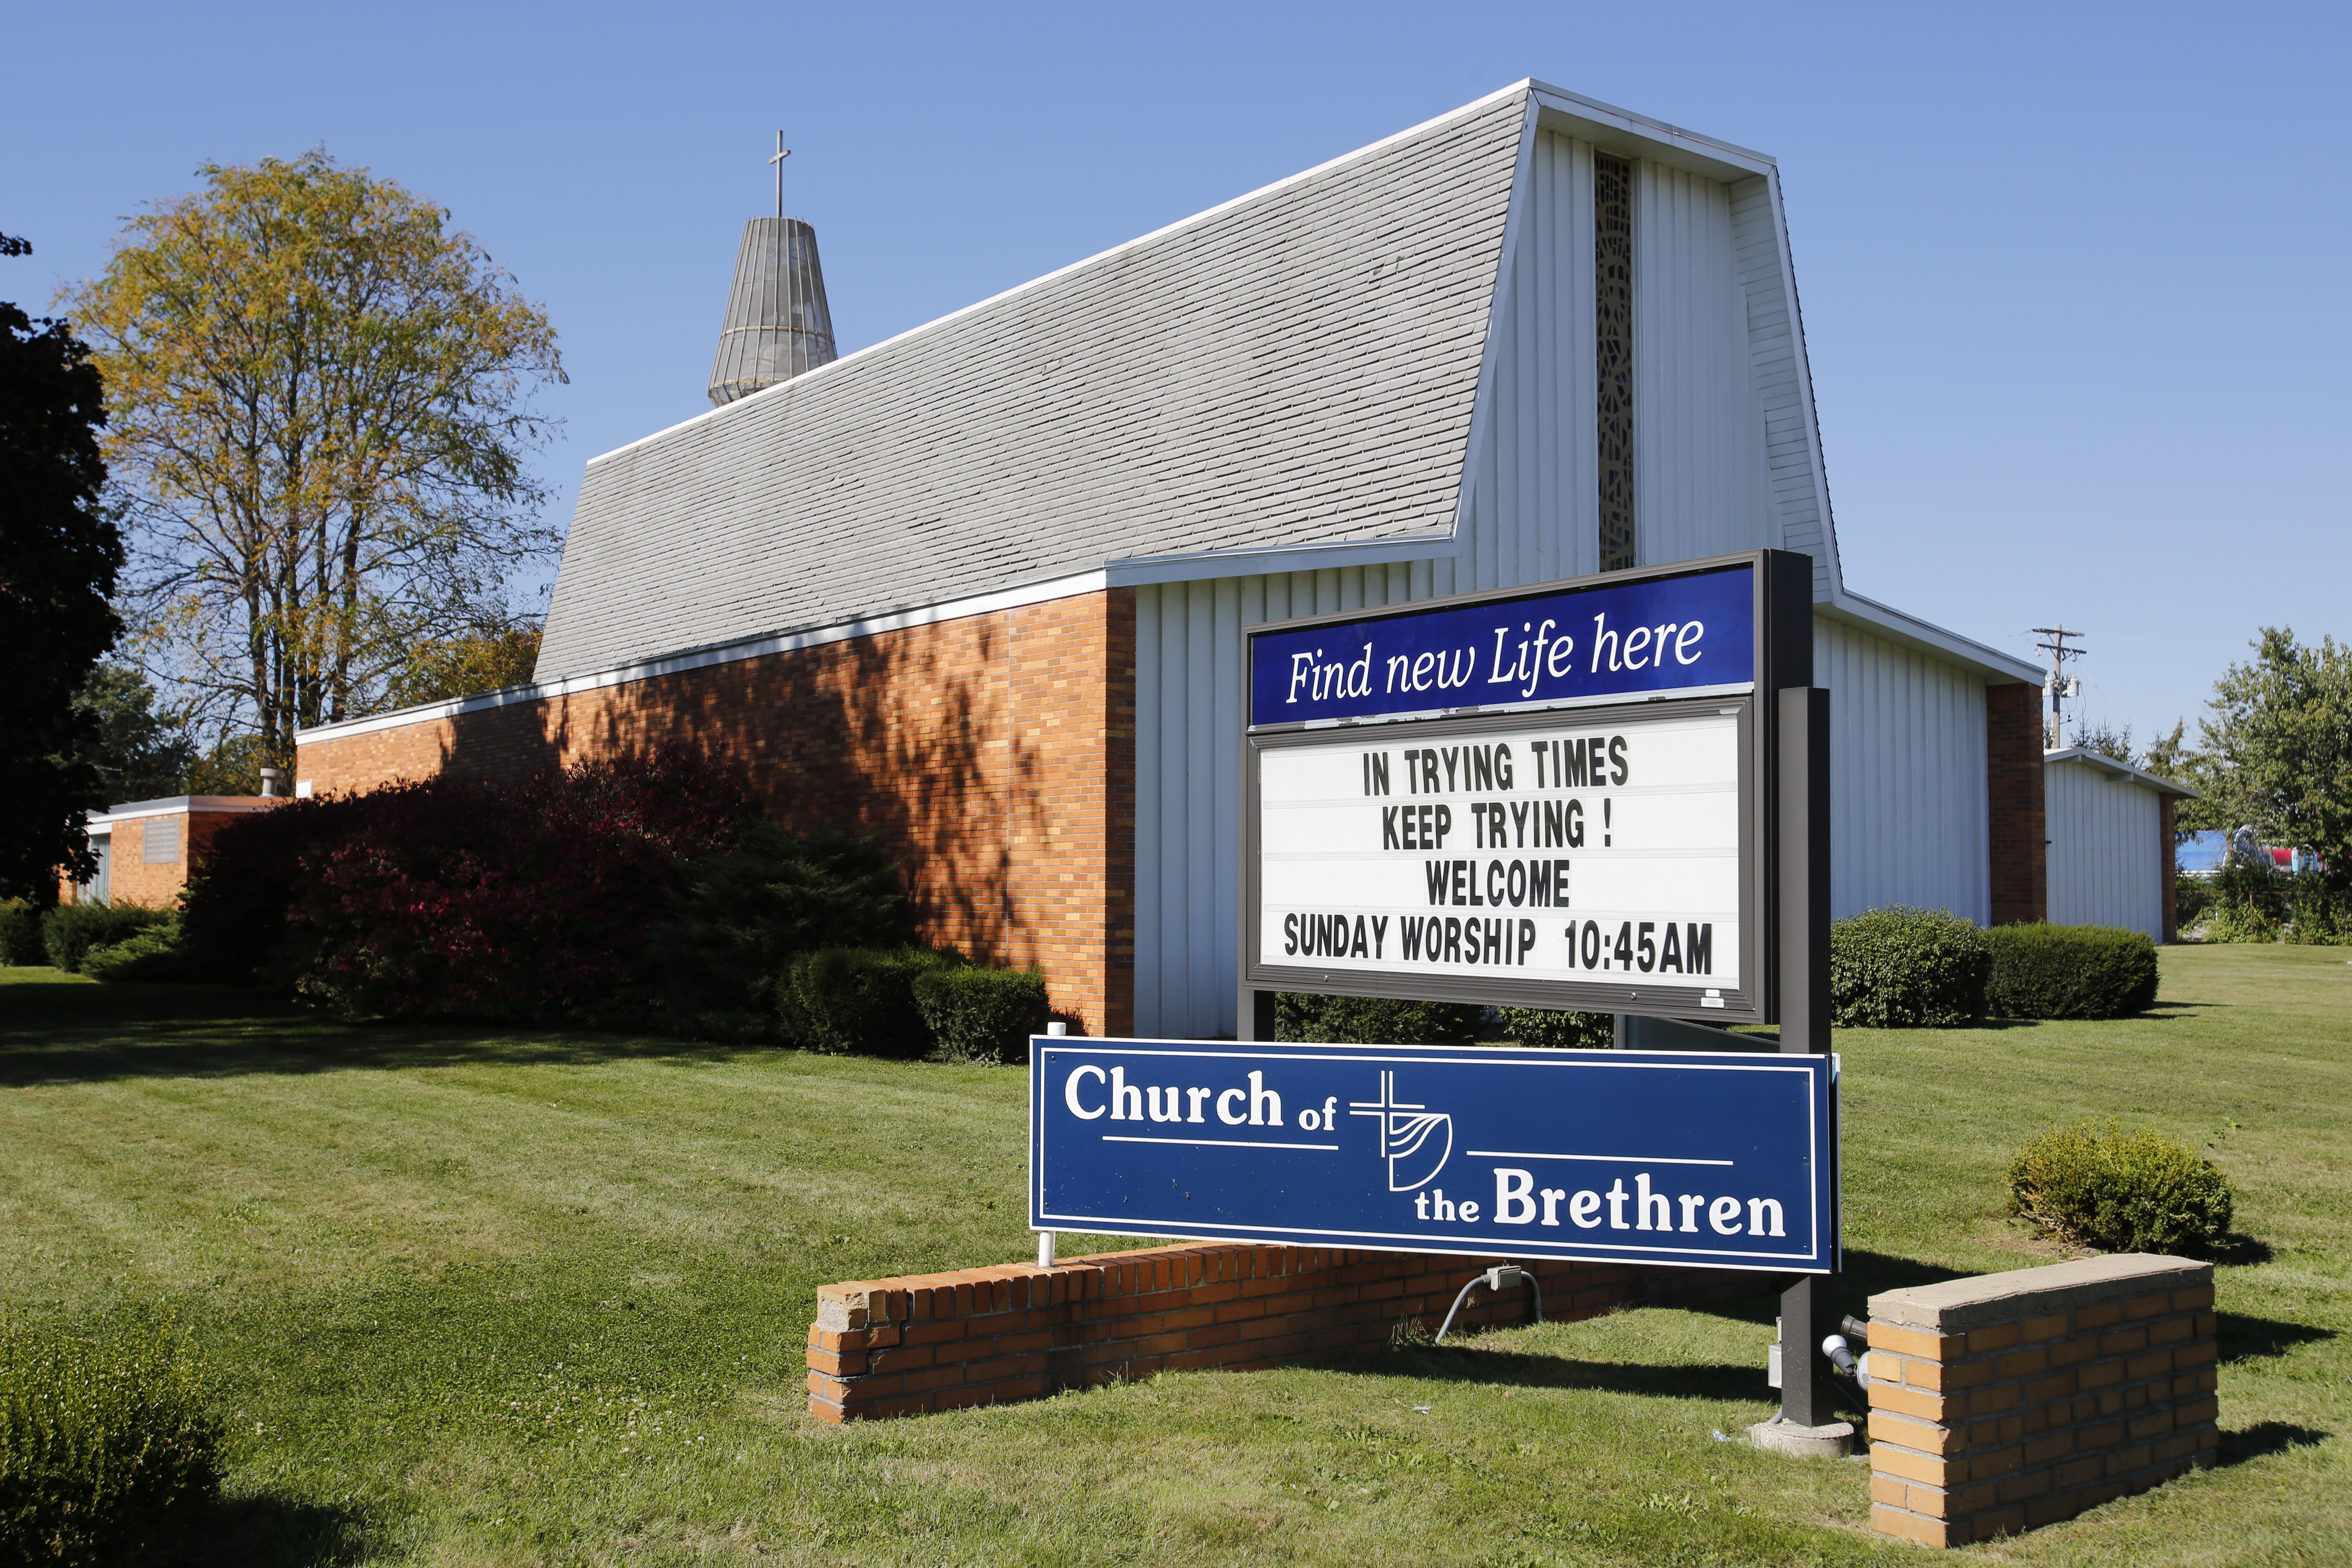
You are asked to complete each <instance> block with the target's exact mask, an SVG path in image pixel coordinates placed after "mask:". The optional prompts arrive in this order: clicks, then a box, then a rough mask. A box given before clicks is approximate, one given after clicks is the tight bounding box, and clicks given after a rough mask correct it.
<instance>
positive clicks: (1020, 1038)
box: [915, 964, 1046, 1062]
mask: <svg viewBox="0 0 2352 1568" xmlns="http://www.w3.org/2000/svg"><path fill="white" fill-rule="evenodd" d="M915 1007H916V1009H917V1011H919V1012H920V1013H921V1014H922V1016H923V1024H924V1026H925V1027H927V1028H929V1030H930V1031H931V1036H932V1037H933V1038H934V1039H936V1040H938V1041H939V1043H940V1044H939V1049H940V1056H942V1057H944V1058H946V1059H948V1060H949V1061H951V1062H1025V1061H1027V1060H1028V1059H1029V1037H1030V1036H1032V1035H1042V1034H1044V1033H1045V1015H1046V1005H1045V972H1044V971H1043V970H1038V969H984V968H982V967H981V966H980V965H978V964H964V965H960V966H956V967H951V968H943V969H926V970H922V971H920V972H919V973H917V974H916V976H915Z"/></svg>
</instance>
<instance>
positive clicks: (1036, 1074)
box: [1029, 1037, 1838, 1273]
mask: <svg viewBox="0 0 2352 1568" xmlns="http://www.w3.org/2000/svg"><path fill="white" fill-rule="evenodd" d="M1030 1063H1031V1067H1030V1142H1029V1148H1030V1171H1029V1205H1030V1217H1029V1223H1030V1225H1031V1226H1032V1227H1033V1228H1035V1229H1038V1230H1044V1231H1060V1230H1073V1231H1093V1232H1097V1233H1102V1234H1107V1235H1118V1236H1187V1237H1229V1238H1233V1239H1235V1240H1239V1239H1244V1238H1246V1239H1249V1240H1254V1241H1274V1242H1287V1243H1290V1244H1293V1245H1296V1246H1301V1247H1381V1248H1384V1249H1389V1250H1394V1251H1404V1252H1440V1253H1454V1254H1460V1253H1473V1254H1478V1255H1482V1256H1483V1255H1494V1256H1505V1257H1511V1258H1591V1259H1597V1260H1602V1261H1613V1262H1622V1263H1631V1264H1670V1265H1679V1266H1685V1267H1696V1268H1764V1269H1774V1270H1785V1271H1788V1272H1791V1273H1823V1272H1827V1271H1828V1270H1830V1269H1832V1268H1835V1267H1836V1258H1837V1236H1838V1226H1837V1185H1836V1172H1835V1168H1834V1165H1835V1162H1834V1153H1833V1151H1834V1143H1833V1142H1832V1136H1831V1129H1832V1122H1833V1115H1834V1098H1835V1094H1836V1086H1835V1073H1836V1067H1835V1062H1834V1059H1833V1058H1829V1057H1819V1056H1738V1055H1713V1054H1706V1053H1676V1052H1664V1051H1525V1050H1513V1049H1505V1048H1500V1047H1430V1046H1418V1047H1417V1046H1274V1045H1247V1044H1244V1045H1202V1044H1199V1043H1197V1042H1180V1041H1150V1040H1080V1039H1071V1038H1066V1037H1038V1038H1037V1039H1035V1040H1034V1041H1033V1042H1032V1043H1031V1056H1030Z"/></svg>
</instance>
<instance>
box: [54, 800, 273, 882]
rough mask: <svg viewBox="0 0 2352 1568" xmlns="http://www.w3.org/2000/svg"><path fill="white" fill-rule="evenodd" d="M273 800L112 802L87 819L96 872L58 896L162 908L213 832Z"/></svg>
mask: <svg viewBox="0 0 2352 1568" xmlns="http://www.w3.org/2000/svg"><path fill="white" fill-rule="evenodd" d="M275 804H276V802H274V801H272V800H270V799H268V798H267V797H266V796H259V795H169V796H166V797H164V798H163V799H161V800H134V801H128V802H125V803H124V804H122V805H115V806H110V807H109V808H107V810H105V811H104V812H101V813H100V814H98V815H96V816H92V817H91V818H90V819H89V847H90V849H91V852H92V853H94V854H95V855H96V856H97V857H98V874H97V875H96V876H94V877H92V878H91V879H89V881H87V882H67V883H65V884H63V885H62V886H61V887H60V888H59V889H58V897H59V898H60V899H61V900H64V901H65V902H68V903H73V902H77V901H79V900H84V899H98V900H104V901H106V902H109V903H119V904H147V905H150V906H152V907H154V908H158V909H161V908H163V907H164V906H166V905H168V904H170V903H171V902H172V901H173V900H175V899H177V898H178V897H179V896H180V889H183V888H184V887H186V886H187V885H188V879H189V877H190V876H191V875H193V874H194V869H195V868H196V867H197V866H198V865H200V864H202V863H203V860H204V857H205V847H206V846H207V845H209V844H210V843H211V842H212V840H213V837H214V835H215V834H217V833H218V832H219V831H220V830H221V829H222V828H223V827H225V826H227V825H228V824H229V823H230V822H231V821H233V820H235V819H236V817H239V816H244V815H246V814H247V812H254V811H266V810H268V808H269V807H270V806H271V805H275Z"/></svg>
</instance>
